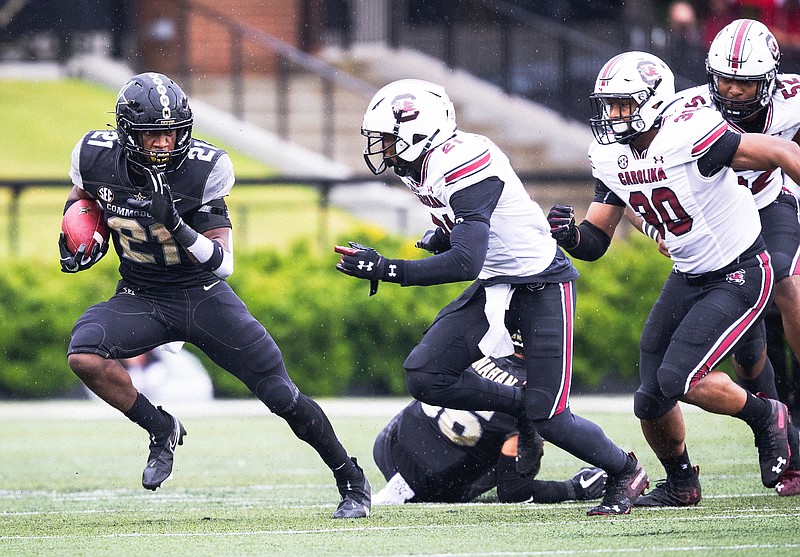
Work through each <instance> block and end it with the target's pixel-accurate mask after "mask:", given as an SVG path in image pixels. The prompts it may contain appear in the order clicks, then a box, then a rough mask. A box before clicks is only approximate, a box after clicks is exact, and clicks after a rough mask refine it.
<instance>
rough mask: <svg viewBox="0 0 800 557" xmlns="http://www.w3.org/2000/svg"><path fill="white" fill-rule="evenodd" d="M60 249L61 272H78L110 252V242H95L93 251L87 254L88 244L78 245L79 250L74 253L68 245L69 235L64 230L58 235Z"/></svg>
mask: <svg viewBox="0 0 800 557" xmlns="http://www.w3.org/2000/svg"><path fill="white" fill-rule="evenodd" d="M58 251H59V252H60V254H61V272H62V273H78V272H80V271H85V270H86V269H88V268H89V267H91V266H92V265H94V264H95V263H97V262H98V261H100V260H101V259H102V258H103V256H104V255H105V254H106V252H108V242H103V243H102V244H98V243H96V242H95V244H94V246H93V247H92V253H90V254H89V255H86V244H81V245H80V246H78V251H77V252H75V253H74V254H73V253H72V252H71V251H69V248H68V247H67V237H66V236H64V233H63V232H62V233H61V234H60V235H59V236H58Z"/></svg>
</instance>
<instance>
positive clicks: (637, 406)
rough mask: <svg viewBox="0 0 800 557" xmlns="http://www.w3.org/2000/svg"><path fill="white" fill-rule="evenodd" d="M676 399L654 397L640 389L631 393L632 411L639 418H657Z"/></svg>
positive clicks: (673, 404) (671, 407) (672, 406)
mask: <svg viewBox="0 0 800 557" xmlns="http://www.w3.org/2000/svg"><path fill="white" fill-rule="evenodd" d="M676 404H677V402H676V401H674V400H670V399H666V398H663V397H654V396H651V395H649V394H647V393H645V392H643V391H642V390H641V389H639V390H638V391H636V392H635V393H634V394H633V413H634V415H635V416H636V417H637V418H639V419H640V420H657V419H658V418H660V417H661V416H663V415H664V414H666V413H667V412H669V411H670V410H672V409H673V408H674V407H675V405H676Z"/></svg>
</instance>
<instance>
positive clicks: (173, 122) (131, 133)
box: [116, 72, 194, 172]
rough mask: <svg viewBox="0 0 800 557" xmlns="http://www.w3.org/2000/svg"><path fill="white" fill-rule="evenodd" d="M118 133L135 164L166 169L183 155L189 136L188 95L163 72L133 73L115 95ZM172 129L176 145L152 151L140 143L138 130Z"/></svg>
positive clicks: (170, 168) (190, 131) (185, 151)
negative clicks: (165, 149) (163, 149)
mask: <svg viewBox="0 0 800 557" xmlns="http://www.w3.org/2000/svg"><path fill="white" fill-rule="evenodd" d="M116 118H117V133H118V134H119V143H120V145H122V147H123V148H124V149H125V155H126V156H127V157H128V160H129V161H131V163H133V164H134V165H136V166H145V167H148V168H158V169H160V170H163V171H166V172H169V171H172V170H175V169H176V168H178V167H179V166H180V164H181V163H182V162H183V160H184V159H185V158H186V153H187V152H188V150H189V144H190V143H191V139H192V124H193V122H194V120H193V118H192V109H191V108H189V97H187V96H186V93H184V92H183V90H182V89H181V88H180V87H179V86H178V84H177V83H175V82H174V81H172V80H171V79H170V78H169V77H167V76H165V75H164V74H160V73H155V72H147V73H141V74H139V75H135V76H133V77H132V78H131V79H130V80H129V81H128V83H126V84H125V85H124V86H123V87H122V89H120V91H119V94H118V95H117V107H116ZM167 130H175V131H176V132H177V137H176V139H175V148H174V149H173V150H171V151H152V150H149V149H145V148H144V147H143V146H142V140H141V136H140V132H143V131H167Z"/></svg>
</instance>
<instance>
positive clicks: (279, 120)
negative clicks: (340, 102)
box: [176, 0, 377, 159]
mask: <svg viewBox="0 0 800 557" xmlns="http://www.w3.org/2000/svg"><path fill="white" fill-rule="evenodd" d="M179 3H180V5H181V9H180V10H179V11H178V13H179V16H178V21H177V25H176V32H177V37H178V43H179V45H180V48H179V49H178V52H179V53H180V56H181V60H180V69H179V75H180V78H181V84H182V85H183V87H184V88H185V89H186V90H187V92H190V93H191V92H194V91H195V90H198V89H200V87H201V85H202V83H203V82H205V81H209V77H208V76H203V75H201V72H194V71H193V68H192V62H191V60H192V57H193V52H194V51H193V49H194V48H198V47H197V45H193V44H192V42H191V41H190V39H189V36H190V33H189V28H190V26H191V25H192V22H193V20H194V19H195V18H200V19H205V20H209V21H212V22H213V24H214V25H215V26H221V27H222V28H223V29H224V30H225V33H227V35H228V41H227V43H228V45H229V48H230V52H229V59H230V64H229V70H228V71H227V73H226V74H225V75H223V76H222V78H221V79H222V80H223V81H224V82H227V87H225V88H224V89H225V90H226V91H227V96H228V97H229V104H228V106H219V108H222V109H224V110H227V111H229V112H230V113H231V114H232V115H233V116H234V117H237V118H239V119H240V120H245V119H246V120H248V121H249V122H253V123H255V124H256V125H259V126H261V127H263V128H265V129H267V130H270V131H273V132H274V133H277V135H278V136H279V137H281V138H282V139H285V140H292V141H294V142H296V143H299V144H301V145H303V146H304V147H307V148H310V149H313V150H315V151H317V152H321V153H323V154H324V155H325V156H327V157H328V158H331V159H333V158H335V155H336V153H337V133H336V126H337V122H336V116H337V110H335V109H334V107H335V106H336V100H337V99H336V97H337V95H341V94H343V93H351V94H355V95H358V96H360V97H363V98H364V99H369V98H370V97H371V96H372V95H373V94H374V93H375V92H376V91H377V87H373V86H372V85H370V84H368V83H367V82H365V81H363V80H361V79H358V78H356V77H354V76H352V75H350V74H347V73H345V72H342V71H340V70H339V69H338V68H336V67H335V66H333V65H331V64H328V63H327V62H324V61H323V60H320V59H319V58H315V57H314V56H312V55H310V54H308V53H306V52H304V51H303V50H301V49H299V48H297V47H295V46H293V45H291V44H289V43H287V42H285V41H283V40H281V39H279V38H277V37H275V36H274V35H271V34H269V33H267V32H265V31H262V30H261V29H258V28H256V27H254V26H252V25H248V24H247V23H243V22H241V21H238V20H236V19H234V18H232V17H230V16H229V15H227V14H224V13H222V12H220V11H217V10H215V9H213V8H210V7H208V6H206V5H203V4H199V3H195V2H192V1H191V0H179ZM252 47H255V48H256V49H260V50H261V52H262V53H263V58H264V59H265V60H266V59H268V58H272V57H274V59H275V72H274V80H273V81H274V106H273V107H272V108H271V109H266V110H267V112H266V113H264V114H261V115H259V114H257V113H256V109H255V108H254V107H253V106H252V105H253V104H254V103H253V101H252V99H253V95H248V94H246V91H247V90H248V89H252V88H257V86H253V87H251V86H249V85H248V83H247V80H248V75H249V74H248V68H247V67H246V60H247V59H248V58H247V56H248V55H247V52H248V49H250V50H252ZM250 59H252V55H251V57H250ZM262 69H263V68H262ZM251 73H252V72H251ZM257 77H263V72H262V75H261V76H257ZM309 77H310V78H312V79H315V80H316V81H317V83H318V84H319V87H320V92H321V95H320V98H321V101H320V103H321V104H320V106H317V107H314V106H309V105H308V104H307V103H304V104H303V105H302V107H301V109H299V110H293V109H292V103H291V102H290V101H291V95H292V94H293V92H292V81H293V80H300V79H302V80H303V81H302V83H303V86H304V87H307V83H308V80H307V78H309ZM306 97H308V96H307V95H306ZM203 98H204V100H205V101H206V102H210V103H211V104H221V102H220V100H219V99H216V100H215V99H214V98H212V97H210V96H208V95H203ZM259 110H261V111H262V112H263V111H264V110H265V109H264V108H263V107H261V108H260V109H259ZM310 111H315V113H316V114H318V115H319V122H320V125H319V126H318V127H317V128H316V129H313V130H310V131H309V130H308V129H307V128H303V132H302V134H300V133H298V134H297V135H296V136H292V129H293V126H292V120H293V118H295V119H296V118H299V117H300V116H301V115H303V114H307V113H309V112H310Z"/></svg>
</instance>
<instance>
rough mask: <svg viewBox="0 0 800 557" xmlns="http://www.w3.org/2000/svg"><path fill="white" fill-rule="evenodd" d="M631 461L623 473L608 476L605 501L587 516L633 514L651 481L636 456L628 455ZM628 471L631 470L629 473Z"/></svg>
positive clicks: (593, 508) (590, 510)
mask: <svg viewBox="0 0 800 557" xmlns="http://www.w3.org/2000/svg"><path fill="white" fill-rule="evenodd" d="M628 458H629V460H630V459H632V461H633V462H630V461H629V462H628V464H626V465H625V468H623V471H622V472H620V473H619V474H615V475H613V476H611V475H610V476H608V479H607V480H606V492H605V494H604V495H603V500H602V501H601V502H600V504H599V505H597V506H596V507H592V508H591V509H589V510H588V511H586V514H587V515H588V516H607V515H612V514H613V515H617V514H628V513H629V512H631V507H633V505H634V503H635V502H636V499H637V498H638V497H639V496H640V495H641V494H642V493H644V490H645V489H647V486H648V485H650V480H649V479H648V477H647V472H645V471H644V468H642V465H641V463H639V461H638V460H636V455H634V454H633V453H628ZM626 470H630V471H627V472H626Z"/></svg>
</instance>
